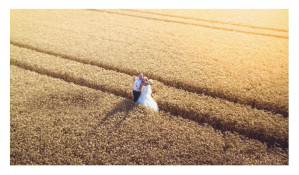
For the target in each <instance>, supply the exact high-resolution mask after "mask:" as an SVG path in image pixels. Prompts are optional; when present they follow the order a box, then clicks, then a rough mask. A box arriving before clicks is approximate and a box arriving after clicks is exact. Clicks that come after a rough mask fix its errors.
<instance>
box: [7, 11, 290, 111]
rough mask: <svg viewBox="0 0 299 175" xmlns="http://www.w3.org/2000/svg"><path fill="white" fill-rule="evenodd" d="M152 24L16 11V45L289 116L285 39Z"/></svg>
mask: <svg viewBox="0 0 299 175" xmlns="http://www.w3.org/2000/svg"><path fill="white" fill-rule="evenodd" d="M136 13H139V12H136ZM152 23H153V22H152V21H150V20H145V19H139V18H133V17H128V16H121V15H117V14H106V13H99V12H94V11H87V10H56V11H55V10H47V11H42V10H41V11H40V10H12V11H11V43H14V44H19V45H22V46H26V47H29V48H33V49H35V50H39V51H43V52H49V53H52V54H55V55H64V56H66V57H68V58H73V59H75V60H77V61H78V60H82V61H81V62H84V63H92V64H95V65H100V66H101V67H104V68H106V69H111V70H116V71H119V72H123V73H126V74H129V75H135V74H136V73H138V72H140V71H142V72H144V73H145V74H146V75H147V76H148V77H151V78H153V79H156V80H159V81H160V82H163V83H164V84H166V85H168V86H172V87H175V88H181V89H184V90H187V91H190V92H195V93H198V94H202V93H203V94H206V95H210V96H213V97H220V98H224V99H226V100H229V101H231V102H236V103H240V104H247V105H252V106H253V107H256V108H258V109H264V110H269V111H273V112H275V113H280V114H283V115H284V116H288V40H286V39H279V38H271V37H266V36H251V35H250V36H249V35H247V34H244V33H242V34H241V33H238V32H228V31H219V30H211V29H206V28H204V27H199V26H188V27H186V26H183V25H181V24H172V23H171V24H170V23H165V22H162V21H161V22H157V24H158V25H152ZM49 26H50V27H49ZM150 31H151V32H150ZM132 33H134V35H132ZM103 38H106V40H105V39H103ZM170 43H171V44H170ZM161 66H163V68H161Z"/></svg>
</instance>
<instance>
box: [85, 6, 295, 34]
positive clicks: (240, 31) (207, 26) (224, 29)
mask: <svg viewBox="0 0 299 175" xmlns="http://www.w3.org/2000/svg"><path fill="white" fill-rule="evenodd" d="M87 10H90V11H95V12H101V13H111V14H117V15H123V16H130V17H136V18H142V19H148V20H155V21H163V22H168V23H177V24H184V25H193V26H199V27H205V28H211V29H216V30H223V31H229V32H238V33H245V34H252V35H260V36H267V37H275V38H283V39H289V37H288V36H281V35H273V34H267V33H259V32H251V31H245V30H239V29H233V28H225V27H216V26H210V25H205V24H197V23H190V22H183V21H175V20H169V19H159V18H153V17H146V16H139V15H133V14H126V13H120V12H112V11H107V10H96V9H87Z"/></svg>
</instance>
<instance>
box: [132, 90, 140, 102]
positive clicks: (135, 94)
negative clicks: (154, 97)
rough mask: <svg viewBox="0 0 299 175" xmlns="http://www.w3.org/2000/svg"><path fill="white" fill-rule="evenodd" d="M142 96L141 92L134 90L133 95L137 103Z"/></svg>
mask: <svg viewBox="0 0 299 175" xmlns="http://www.w3.org/2000/svg"><path fill="white" fill-rule="evenodd" d="M140 94H141V92H139V91H134V90H133V95H134V101H135V102H136V101H137V100H138V98H139V96H140Z"/></svg>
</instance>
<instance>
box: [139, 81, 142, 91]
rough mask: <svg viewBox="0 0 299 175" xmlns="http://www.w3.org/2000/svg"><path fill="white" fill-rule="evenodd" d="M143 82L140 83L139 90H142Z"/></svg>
mask: <svg viewBox="0 0 299 175" xmlns="http://www.w3.org/2000/svg"><path fill="white" fill-rule="evenodd" d="M142 87H143V83H141V84H140V88H139V92H141V91H142Z"/></svg>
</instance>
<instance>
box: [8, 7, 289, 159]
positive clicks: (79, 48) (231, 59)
mask: <svg viewBox="0 0 299 175" xmlns="http://www.w3.org/2000/svg"><path fill="white" fill-rule="evenodd" d="M10 28H11V30H10V33H11V36H10V63H11V67H10V69H11V82H10V87H11V94H10V97H11V102H10V103H11V104H10V106H11V108H10V112H11V116H10V124H11V125H10V128H11V129H10V134H11V142H10V150H11V157H10V160H11V164H12V165H25V164H50V165H56V164H64V165H65V164H73V165H74V164H75V165H80V164H89V165H90V164H98V165H100V164H113V165H114V164H118V165H119V164H120V165H126V164H138V165H139V164H143V165H144V164H146V165H148V164H158V165H162V164H163V165H164V164H168V165H172V164H176V165H178V164H190V165H191V164H192V165H193V164H197V165H202V164H217V165H221V164H223V165H224V164H260V165H261V164H266V165H274V164H275V165H276V164H279V165H281V164H288V143H289V140H288V137H289V133H288V130H289V128H288V11H287V10H108V9H105V10H83V9H82V10H11V26H10ZM138 72H143V73H144V74H145V76H147V77H149V78H151V79H154V80H155V84H154V85H153V86H152V89H153V94H152V96H153V98H154V99H155V101H156V102H157V104H158V106H159V109H160V111H159V112H153V111H151V110H150V109H147V108H145V107H143V106H140V105H134V103H133V101H132V99H133V97H132V84H131V83H132V82H131V79H132V76H137V74H138Z"/></svg>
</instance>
